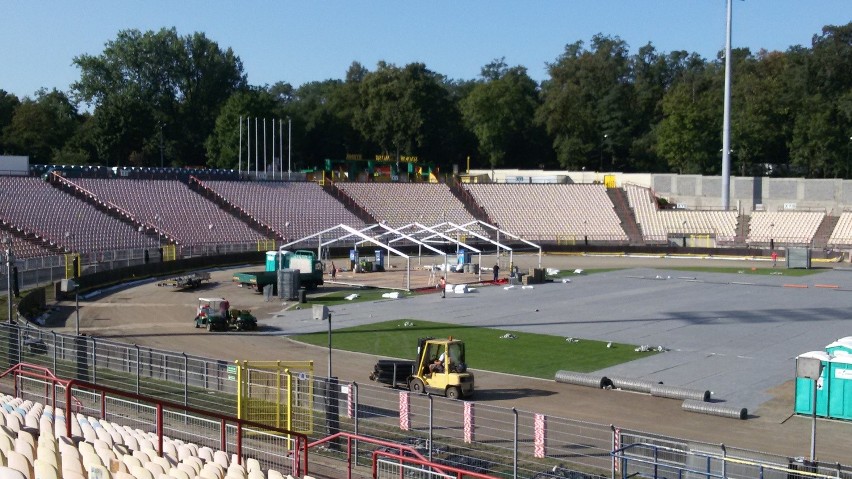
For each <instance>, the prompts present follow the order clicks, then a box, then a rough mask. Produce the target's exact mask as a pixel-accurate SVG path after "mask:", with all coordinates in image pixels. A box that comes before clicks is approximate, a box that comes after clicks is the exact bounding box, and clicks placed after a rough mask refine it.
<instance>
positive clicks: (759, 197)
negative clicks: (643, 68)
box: [471, 169, 852, 216]
mask: <svg viewBox="0 0 852 479" xmlns="http://www.w3.org/2000/svg"><path fill="white" fill-rule="evenodd" d="M471 174H486V175H489V176H490V177H492V178H493V179H494V180H495V181H496V182H497V183H505V181H506V177H507V176H510V177H511V176H514V177H518V176H521V177H536V176H566V177H568V178H569V179H570V181H569V183H593V182H599V183H602V182H603V179H604V176H605V175H614V176H615V179H616V184H617V185H618V186H624V185H626V184H634V185H639V186H644V187H648V188H651V189H652V190H654V192H655V193H656V194H657V196H660V197H663V198H666V199H667V200H668V201H669V202H670V203H679V204H684V205H686V207H687V208H690V209H719V208H721V207H722V177H721V176H701V175H676V174H651V173H619V172H596V171H567V170H518V169H507V170H471ZM730 205H731V208H737V209H739V211H741V212H742V213H744V214H751V212H752V211H754V210H755V209H757V208H761V207H762V208H763V209H764V210H767V211H777V210H782V209H784V208H785V206H793V205H795V208H796V209H799V210H805V209H811V210H825V211H826V212H828V213H830V214H832V215H834V216H839V215H840V213H841V212H842V211H843V210H844V208H850V209H852V180H841V179H805V178H765V177H748V176H746V177H744V176H732V177H731V196H730Z"/></svg>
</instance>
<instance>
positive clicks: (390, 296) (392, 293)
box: [382, 291, 399, 299]
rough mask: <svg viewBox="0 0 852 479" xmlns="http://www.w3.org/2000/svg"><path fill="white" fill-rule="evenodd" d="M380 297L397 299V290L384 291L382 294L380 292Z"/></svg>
mask: <svg viewBox="0 0 852 479" xmlns="http://www.w3.org/2000/svg"><path fill="white" fill-rule="evenodd" d="M382 297H383V298H388V299H399V291H393V292H390V293H384V294H382Z"/></svg>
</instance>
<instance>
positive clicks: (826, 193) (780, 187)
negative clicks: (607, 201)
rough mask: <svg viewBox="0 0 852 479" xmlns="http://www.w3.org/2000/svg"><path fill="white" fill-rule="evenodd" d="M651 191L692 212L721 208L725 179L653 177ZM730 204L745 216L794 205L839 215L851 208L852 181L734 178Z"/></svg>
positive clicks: (693, 176)
mask: <svg viewBox="0 0 852 479" xmlns="http://www.w3.org/2000/svg"><path fill="white" fill-rule="evenodd" d="M652 189H653V190H654V192H655V193H656V194H657V196H660V197H663V198H666V199H667V200H669V202H671V203H681V204H685V205H686V206H687V207H688V208H690V209H693V208H695V209H701V208H708V209H716V208H721V207H722V178H721V177H719V176H698V175H653V180H652ZM730 205H731V207H732V208H738V209H739V210H740V211H741V212H743V213H744V214H751V212H752V211H754V210H755V209H758V208H761V207H762V208H763V209H764V210H767V211H778V210H783V209H784V208H785V207H787V206H791V207H792V206H794V205H795V209H799V210H805V209H810V210H825V211H826V212H827V213H831V214H832V215H835V216H837V215H839V214H840V213H841V212H842V211H843V209H844V207H852V181H850V180H841V179H805V178H764V177H739V176H737V177H731V196H730Z"/></svg>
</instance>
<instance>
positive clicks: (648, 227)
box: [625, 185, 738, 243]
mask: <svg viewBox="0 0 852 479" xmlns="http://www.w3.org/2000/svg"><path fill="white" fill-rule="evenodd" d="M625 190H626V191H627V201H628V203H629V204H630V207H631V208H633V211H634V214H635V215H636V222H637V223H638V224H639V227H640V229H641V230H642V237H643V238H644V239H645V241H646V242H648V243H664V242H666V241H667V240H668V237H669V235H671V234H674V235H713V236H714V237H715V238H716V240H717V241H727V242H732V241H734V238H735V237H736V231H737V220H738V218H737V212H736V211H718V210H686V209H674V210H660V209H659V208H658V207H657V204H656V201H655V200H654V197H653V195H652V194H651V190H649V189H648V188H643V187H640V186H635V185H627V186H625Z"/></svg>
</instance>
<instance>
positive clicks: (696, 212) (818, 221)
mask: <svg viewBox="0 0 852 479" xmlns="http://www.w3.org/2000/svg"><path fill="white" fill-rule="evenodd" d="M162 170H163V171H159V170H158V169H155V168H146V169H138V170H137V169H129V170H128V171H129V173H126V174H125V173H122V172H114V171H111V170H108V169H103V168H95V167H92V168H74V169H71V170H69V171H71V174H69V173H67V172H65V171H64V170H62V169H61V168H59V167H56V168H53V167H52V168H47V167H44V166H41V167H33V168H32V175H31V176H4V177H0V197H2V199H3V201H2V203H0V228H2V229H3V230H4V231H6V232H7V233H8V236H10V237H12V238H13V239H12V241H13V245H14V250H15V251H16V255H17V257H19V258H31V257H41V256H49V255H51V254H54V255H55V254H62V253H69V252H73V253H81V254H86V253H93V252H103V251H116V250H139V249H150V248H157V247H159V246H162V245H168V244H172V245H177V246H178V247H180V248H182V249H186V250H187V252H189V251H192V249H193V247H196V246H199V245H207V246H210V245H219V246H220V248H219V249H217V251H219V252H221V251H223V250H229V249H228V247H227V245H244V246H242V247H243V248H244V249H245V248H249V249H251V248H255V247H256V246H257V245H258V244H260V243H263V244H266V243H264V242H267V241H278V242H285V240H286V241H292V240H294V239H298V238H302V237H306V236H309V235H311V234H313V233H316V232H317V231H322V230H324V229H327V228H330V227H334V226H336V225H338V224H347V225H350V226H352V227H353V228H356V229H361V228H364V227H365V226H367V225H369V224H375V223H379V222H383V223H385V224H387V225H389V226H392V227H401V226H405V225H407V224H411V223H421V224H438V223H442V222H452V223H455V224H470V223H471V222H474V221H483V222H485V223H488V224H493V225H495V226H498V227H500V228H502V229H504V230H506V231H509V232H511V233H512V234H515V235H517V236H519V237H521V238H524V239H528V240H532V241H537V242H539V243H542V244H544V245H554V246H559V245H561V246H566V245H567V246H570V245H577V244H579V243H583V246H584V247H585V246H590V245H591V246H598V247H616V248H624V247H627V246H631V247H650V248H655V247H676V246H681V247H682V246H684V245H686V243H685V242H683V238H686V237H689V238H693V239H695V238H704V239H705V241H700V242H698V241H692V242H690V243H689V245H690V246H696V247H716V248H718V247H722V248H755V247H757V248H760V247H770V246H772V247H774V246H776V245H778V246H782V247H783V246H785V245H795V246H802V245H810V246H812V247H814V248H818V249H820V248H827V247H828V246H829V245H830V246H831V247H832V248H837V249H843V248H845V247H848V246H850V245H852V233H850V231H852V226H850V225H852V213H849V212H843V213H842V214H841V215H840V216H833V215H832V214H831V213H830V212H828V213H827V212H826V211H827V210H831V211H838V210H840V209H842V204H835V205H831V208H828V209H827V208H825V207H808V208H799V209H796V208H795V207H793V208H788V206H789V205H790V204H789V203H785V204H784V208H782V207H780V206H778V207H777V208H776V209H775V210H774V211H770V210H769V209H768V208H766V206H765V205H762V204H761V205H757V206H756V207H755V209H754V210H753V211H750V212H749V211H747V210H745V209H743V211H738V210H735V209H731V210H728V211H723V210H721V209H720V208H718V207H714V206H709V207H697V208H695V207H687V206H685V205H683V204H680V203H676V202H675V200H673V199H672V198H671V197H668V198H667V199H668V200H669V201H668V203H667V207H665V208H663V207H661V206H660V202H659V201H658V199H660V198H664V197H663V196H662V195H660V194H658V193H657V192H655V190H654V189H652V188H650V187H648V186H639V185H637V184H633V183H631V182H629V181H627V180H628V179H629V178H625V179H624V180H623V181H624V184H622V185H621V186H614V185H609V186H606V185H604V184H601V183H570V182H569V183H563V184H544V183H529V184H509V183H476V184H462V183H456V182H455V181H454V180H453V181H448V182H447V183H438V184H432V183H371V182H370V183H367V182H365V183H356V182H337V183H334V182H332V181H330V180H325V181H321V182H319V183H315V182H311V181H292V182H288V181H247V180H245V179H242V180H241V179H236V178H234V177H233V175H230V174H229V173H228V171H224V172H221V173H216V172H215V170H211V171H209V172H206V173H205V172H199V174H198V175H193V174H186V173H185V172H177V173H176V172H175V171H172V170H171V169H162ZM122 171H124V170H122ZM554 177H555V176H554ZM320 183H321V184H320ZM693 201H696V202H700V198H697V199H696V198H693ZM793 205H794V206H795V204H793ZM747 213H750V215H749V214H747ZM93 231H97V232H98V234H97V235H93V234H92V232H93ZM269 249H272V248H269Z"/></svg>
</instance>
